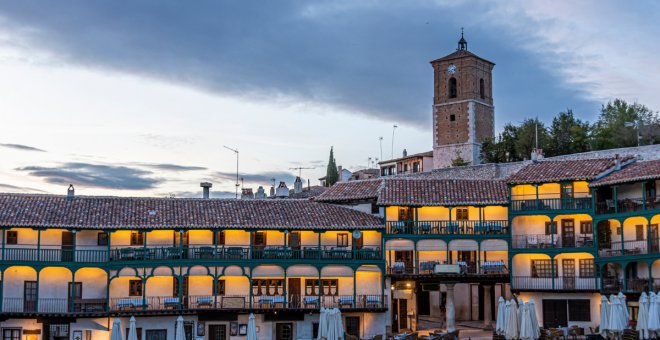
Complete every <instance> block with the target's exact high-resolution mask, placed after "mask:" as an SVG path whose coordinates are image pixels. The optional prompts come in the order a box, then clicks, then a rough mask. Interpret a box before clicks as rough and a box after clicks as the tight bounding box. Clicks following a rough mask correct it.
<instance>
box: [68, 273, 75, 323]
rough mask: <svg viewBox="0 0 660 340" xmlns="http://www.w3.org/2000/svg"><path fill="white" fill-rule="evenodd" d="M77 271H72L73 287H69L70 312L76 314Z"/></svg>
mask: <svg viewBox="0 0 660 340" xmlns="http://www.w3.org/2000/svg"><path fill="white" fill-rule="evenodd" d="M75 287H76V271H75V270H71V287H69V300H70V301H69V312H70V313H73V312H74V308H73V307H74V306H75V302H76V301H75V299H76V295H75V294H74V293H75V291H76V288H75Z"/></svg>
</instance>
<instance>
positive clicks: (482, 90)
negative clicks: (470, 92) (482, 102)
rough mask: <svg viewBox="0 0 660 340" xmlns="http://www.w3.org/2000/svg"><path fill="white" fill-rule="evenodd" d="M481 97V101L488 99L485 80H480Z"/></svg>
mask: <svg viewBox="0 0 660 340" xmlns="http://www.w3.org/2000/svg"><path fill="white" fill-rule="evenodd" d="M479 96H481V99H485V98H486V90H485V88H484V78H481V79H479Z"/></svg>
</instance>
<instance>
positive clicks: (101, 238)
mask: <svg viewBox="0 0 660 340" xmlns="http://www.w3.org/2000/svg"><path fill="white" fill-rule="evenodd" d="M96 245H97V246H107V245H108V233H106V232H100V233H98V234H97V235H96Z"/></svg>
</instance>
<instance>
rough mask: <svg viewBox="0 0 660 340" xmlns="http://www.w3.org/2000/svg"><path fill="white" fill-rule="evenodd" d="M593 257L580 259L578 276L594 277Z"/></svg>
mask: <svg viewBox="0 0 660 340" xmlns="http://www.w3.org/2000/svg"><path fill="white" fill-rule="evenodd" d="M594 274H595V273H594V259H581V260H580V277H594Z"/></svg>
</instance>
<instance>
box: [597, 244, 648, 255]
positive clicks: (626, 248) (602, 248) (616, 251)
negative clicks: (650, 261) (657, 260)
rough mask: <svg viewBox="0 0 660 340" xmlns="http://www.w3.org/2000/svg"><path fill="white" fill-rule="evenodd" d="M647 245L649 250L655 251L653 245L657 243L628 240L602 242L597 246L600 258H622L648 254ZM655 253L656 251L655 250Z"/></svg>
mask: <svg viewBox="0 0 660 340" xmlns="http://www.w3.org/2000/svg"><path fill="white" fill-rule="evenodd" d="M649 243H650V245H651V247H650V248H651V250H654V249H657V247H655V246H654V245H656V244H657V242H654V241H651V242H649V241H648V240H628V241H623V242H621V241H612V242H609V243H606V242H603V243H600V244H599V245H598V255H599V256H600V257H612V256H624V255H640V254H648V253H649V252H648V251H649ZM655 251H656V252H657V250H655Z"/></svg>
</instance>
